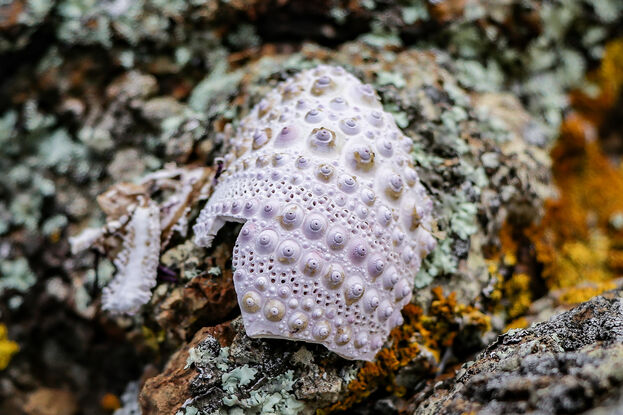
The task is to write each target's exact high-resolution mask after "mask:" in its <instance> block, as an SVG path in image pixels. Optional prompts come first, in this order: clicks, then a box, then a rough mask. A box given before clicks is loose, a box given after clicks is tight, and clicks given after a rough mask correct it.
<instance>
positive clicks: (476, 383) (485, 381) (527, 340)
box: [415, 292, 623, 415]
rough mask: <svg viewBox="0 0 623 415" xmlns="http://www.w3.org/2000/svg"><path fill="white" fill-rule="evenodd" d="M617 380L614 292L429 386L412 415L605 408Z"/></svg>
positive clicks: (622, 342)
mask: <svg viewBox="0 0 623 415" xmlns="http://www.w3.org/2000/svg"><path fill="white" fill-rule="evenodd" d="M622 374H623V300H622V299H621V293H620V292H614V293H610V294H608V295H607V298H604V297H596V298H594V299H592V300H590V301H588V302H586V303H584V304H581V305H579V306H577V307H576V308H574V309H572V310H570V311H568V312H565V313H563V314H561V315H558V316H555V317H553V318H551V319H550V320H549V321H547V322H544V323H540V324H537V325H535V326H533V327H531V328H529V329H525V330H511V331H509V332H508V333H506V334H504V335H502V336H501V337H500V338H499V339H498V340H497V342H495V343H493V344H492V345H491V346H490V347H489V348H488V350H487V351H486V352H485V353H481V354H480V355H479V356H478V357H477V358H476V360H475V361H473V362H469V363H467V364H465V365H463V368H462V369H460V370H459V371H458V373H457V375H456V377H455V378H454V379H451V380H449V381H447V382H444V383H442V384H438V385H435V391H434V394H432V395H431V396H430V397H427V398H426V399H424V400H423V401H418V402H417V409H416V411H415V413H416V414H420V415H423V414H451V413H457V412H459V411H460V412H479V413H519V412H522V413H523V412H531V411H538V412H539V413H543V414H556V413H561V412H565V413H579V412H583V411H585V410H587V409H589V408H590V407H592V406H593V405H595V406H597V407H600V406H604V407H606V408H608V407H610V406H611V405H612V402H616V401H620V399H621V389H620V386H621V385H622V384H623V375H622ZM425 395H426V394H422V396H425ZM587 396H590V397H591V398H590V399H586V398H585V397H587ZM590 402H596V403H594V404H593V403H590ZM459 408H460V409H459ZM606 408H605V409H606ZM606 413H615V412H606Z"/></svg>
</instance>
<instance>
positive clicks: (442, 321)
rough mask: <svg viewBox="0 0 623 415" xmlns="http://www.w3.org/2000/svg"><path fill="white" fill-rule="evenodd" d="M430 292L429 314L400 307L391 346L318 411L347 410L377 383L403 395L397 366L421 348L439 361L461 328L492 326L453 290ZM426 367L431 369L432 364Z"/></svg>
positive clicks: (403, 391)
mask: <svg viewBox="0 0 623 415" xmlns="http://www.w3.org/2000/svg"><path fill="white" fill-rule="evenodd" d="M432 293H433V296H434V299H433V301H432V302H431V306H430V311H429V314H426V315H425V314H424V313H423V312H422V309H421V308H420V307H418V306H416V305H414V304H407V305H406V306H405V308H404V309H403V310H402V315H403V317H404V319H405V322H404V324H403V325H401V326H400V327H396V328H395V329H393V330H392V331H391V333H390V346H389V347H387V348H384V349H382V350H381V351H380V352H379V353H378V354H377V355H376V360H375V361H374V362H366V363H365V364H364V366H363V367H362V368H361V369H360V370H359V373H357V377H356V378H355V379H354V380H352V381H351V382H350V383H349V384H348V394H347V395H346V397H345V398H344V399H343V400H341V401H340V402H338V403H336V404H334V405H332V406H331V407H329V408H325V409H322V410H319V411H317V413H318V414H326V413H330V412H334V411H343V410H346V409H348V408H350V407H351V406H352V405H354V404H355V403H358V402H361V401H362V400H363V399H365V398H366V397H367V396H369V395H370V394H371V393H373V392H374V391H375V390H377V389H378V388H380V387H384V388H385V390H386V391H388V392H390V393H393V394H394V395H397V396H402V395H404V394H405V392H406V391H405V390H404V388H403V387H401V386H400V385H398V384H397V383H396V381H395V375H396V373H397V371H398V369H400V368H401V367H404V366H406V365H407V364H409V363H410V362H413V360H414V359H415V358H416V357H417V356H418V355H419V354H420V352H421V351H422V349H423V348H425V349H427V350H428V351H430V352H431V353H432V355H433V356H434V357H435V358H436V360H437V361H439V360H440V355H441V352H442V351H443V350H445V349H447V348H448V347H451V346H452V343H453V341H454V339H455V338H456V336H457V334H459V333H460V332H461V331H462V330H465V329H467V328H469V329H472V330H478V331H480V332H484V331H486V330H489V329H490V328H491V323H490V319H489V317H488V316H487V315H485V314H483V313H482V312H481V311H479V310H478V309H477V308H476V307H474V306H471V305H465V304H460V303H458V302H457V300H456V293H454V292H452V293H450V294H449V295H448V296H446V297H444V295H443V290H442V288H441V287H435V288H433V289H432ZM428 369H429V370H430V372H431V373H432V372H433V371H434V369H435V368H434V367H430V368H428Z"/></svg>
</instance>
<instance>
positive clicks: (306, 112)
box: [193, 65, 436, 360]
mask: <svg viewBox="0 0 623 415" xmlns="http://www.w3.org/2000/svg"><path fill="white" fill-rule="evenodd" d="M411 146H412V140H411V139H409V138H408V137H406V136H404V134H402V132H401V131H400V130H399V129H398V127H397V126H396V123H395V121H394V119H393V117H392V115H391V114H389V113H387V112H385V111H384V110H383V108H382V106H381V103H380V100H379V98H378V97H377V95H376V93H375V91H374V89H373V88H372V87H371V86H369V85H365V84H362V83H361V82H360V81H359V80H358V79H357V78H355V77H354V76H353V75H351V74H350V73H348V72H346V71H345V70H344V69H343V68H340V67H333V66H325V65H322V66H318V67H316V68H314V69H310V70H306V71H303V72H300V73H298V74H297V75H295V76H293V77H292V78H289V79H287V80H286V81H284V82H282V83H281V84H279V85H278V86H277V87H276V88H275V89H273V90H272V91H270V92H269V93H268V94H267V95H266V96H265V97H264V98H263V99H262V100H261V101H260V102H259V103H258V105H256V106H255V107H254V108H253V109H252V111H251V112H250V114H249V115H248V116H246V117H245V118H244V119H243V120H242V121H241V123H240V125H239V128H238V130H237V131H236V133H235V135H234V136H233V137H231V138H230V139H229V140H228V141H227V142H226V154H225V157H224V170H223V173H222V175H221V176H220V177H219V178H218V183H217V185H216V187H215V189H214V193H213V194H212V196H211V197H210V199H209V201H208V203H207V204H206V206H205V208H204V209H203V210H202V212H201V214H200V215H199V218H198V220H197V223H196V224H195V226H194V227H193V229H194V232H195V242H196V243H197V244H198V245H201V246H210V245H211V243H212V240H213V238H214V236H215V235H216V233H217V232H218V230H219V229H220V228H221V227H222V226H223V224H225V222H229V221H234V222H243V223H244V225H243V226H242V230H241V232H240V234H239V235H238V239H237V241H236V245H235V247H234V252H233V259H232V264H233V267H234V270H235V273H234V285H235V289H236V292H237V295H238V301H239V304H240V308H241V312H242V317H243V321H244V325H245V329H246V332H247V334H248V335H249V336H251V337H273V338H283V339H291V340H300V341H307V342H313V343H320V344H323V345H325V346H326V347H327V348H328V349H329V350H331V351H333V352H335V353H337V354H339V355H341V356H343V357H345V358H347V359H358V360H372V359H373V358H374V356H375V354H376V353H377V352H378V350H379V349H380V348H381V347H382V345H383V343H384V342H385V340H386V339H387V337H388V335H389V331H390V330H391V329H392V328H393V327H395V326H396V325H398V324H400V322H401V321H402V316H401V314H400V313H401V309H402V308H403V307H404V305H405V304H407V303H408V302H409V301H410V299H411V295H412V290H413V285H414V277H415V274H416V273H417V271H418V270H419V267H420V263H421V261H422V259H423V257H424V256H426V255H427V254H428V253H429V252H430V251H431V250H432V249H433V248H434V246H435V244H436V242H435V239H434V237H433V236H432V234H431V226H432V223H433V218H432V208H433V205H432V201H431V199H430V198H429V197H428V196H427V194H426V190H425V189H424V187H423V186H422V184H421V183H420V181H419V179H418V176H417V173H416V172H415V170H414V169H413V166H412V162H411V157H410V154H409V152H410V150H411Z"/></svg>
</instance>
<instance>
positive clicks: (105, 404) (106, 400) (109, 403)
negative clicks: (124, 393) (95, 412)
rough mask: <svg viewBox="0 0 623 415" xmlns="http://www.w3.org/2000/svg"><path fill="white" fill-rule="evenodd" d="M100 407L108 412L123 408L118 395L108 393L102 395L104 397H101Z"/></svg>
mask: <svg viewBox="0 0 623 415" xmlns="http://www.w3.org/2000/svg"><path fill="white" fill-rule="evenodd" d="M100 407H101V408H102V409H103V410H105V411H107V412H113V411H115V410H117V409H119V408H121V401H120V400H119V398H118V397H117V395H115V394H112V393H107V394H106V395H104V396H102V399H100Z"/></svg>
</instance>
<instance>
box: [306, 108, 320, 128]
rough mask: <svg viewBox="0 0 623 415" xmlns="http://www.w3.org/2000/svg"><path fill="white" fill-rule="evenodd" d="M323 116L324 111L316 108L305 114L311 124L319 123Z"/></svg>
mask: <svg viewBox="0 0 623 415" xmlns="http://www.w3.org/2000/svg"><path fill="white" fill-rule="evenodd" d="M323 118H324V117H323V112H322V111H319V110H318V109H316V108H314V109H311V110H309V111H308V112H307V114H305V121H307V122H308V123H310V124H316V123H319V122H320V121H322V119H323Z"/></svg>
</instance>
